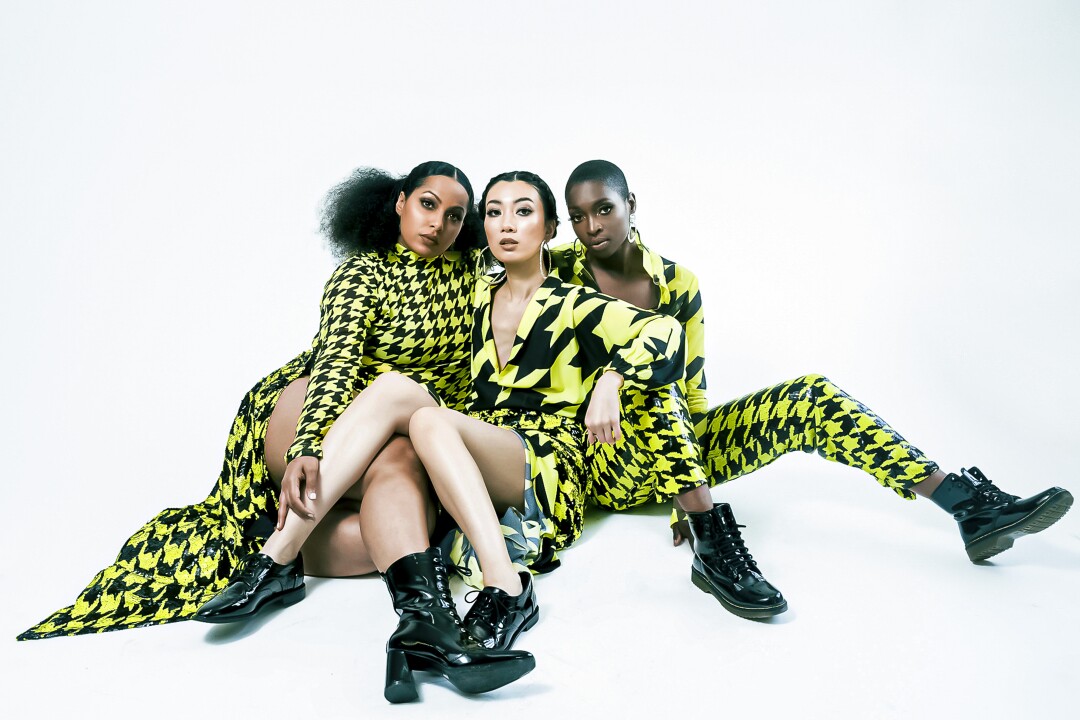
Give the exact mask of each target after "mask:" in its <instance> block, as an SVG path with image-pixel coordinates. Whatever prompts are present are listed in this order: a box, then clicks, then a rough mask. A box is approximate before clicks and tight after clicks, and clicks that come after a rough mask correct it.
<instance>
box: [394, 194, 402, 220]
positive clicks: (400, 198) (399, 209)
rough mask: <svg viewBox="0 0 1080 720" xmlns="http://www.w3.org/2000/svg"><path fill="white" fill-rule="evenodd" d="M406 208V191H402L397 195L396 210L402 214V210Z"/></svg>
mask: <svg viewBox="0 0 1080 720" xmlns="http://www.w3.org/2000/svg"><path fill="white" fill-rule="evenodd" d="M404 209H405V193H404V192H400V193H398V196H397V203H396V204H395V205H394V212H396V213H397V214H398V217H400V216H401V211H402V210H404Z"/></svg>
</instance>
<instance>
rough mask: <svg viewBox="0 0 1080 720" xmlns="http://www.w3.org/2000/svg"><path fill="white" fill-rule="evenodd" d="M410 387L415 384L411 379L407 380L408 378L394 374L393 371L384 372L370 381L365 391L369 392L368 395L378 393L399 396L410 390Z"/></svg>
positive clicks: (397, 373)
mask: <svg viewBox="0 0 1080 720" xmlns="http://www.w3.org/2000/svg"><path fill="white" fill-rule="evenodd" d="M410 385H411V386H416V382H414V381H413V380H412V379H411V378H408V377H406V376H404V375H402V374H401V373H399V372H395V371H393V370H390V371H388V372H384V373H383V374H381V375H379V376H378V377H376V378H375V379H374V380H372V381H371V382H370V383H369V384H368V386H367V388H366V391H367V392H369V393H380V394H382V393H395V394H400V393H402V392H406V391H408V390H409V389H410V387H409V386H410Z"/></svg>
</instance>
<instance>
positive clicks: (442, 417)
mask: <svg viewBox="0 0 1080 720" xmlns="http://www.w3.org/2000/svg"><path fill="white" fill-rule="evenodd" d="M447 413H448V410H447V409H446V408H443V407H422V408H420V409H419V410H417V411H416V412H414V413H413V414H412V417H411V418H410V419H409V437H410V439H412V440H413V441H414V448H415V446H416V445H421V446H422V445H423V443H424V440H425V439H426V438H429V437H431V435H432V434H433V433H435V432H438V431H439V430H441V429H443V428H445V427H446V415H447ZM416 441H419V442H416Z"/></svg>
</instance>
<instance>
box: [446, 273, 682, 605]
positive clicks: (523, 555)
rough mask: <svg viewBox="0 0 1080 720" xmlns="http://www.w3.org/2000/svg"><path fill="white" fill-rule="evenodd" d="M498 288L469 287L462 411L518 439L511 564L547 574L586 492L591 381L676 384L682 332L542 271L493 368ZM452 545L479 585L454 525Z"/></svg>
mask: <svg viewBox="0 0 1080 720" xmlns="http://www.w3.org/2000/svg"><path fill="white" fill-rule="evenodd" d="M497 288H498V286H497V285H496V286H492V285H490V284H488V283H487V282H486V281H481V282H480V283H479V285H478V289H477V291H476V311H475V315H474V318H473V328H472V375H473V396H472V400H471V408H470V410H469V414H470V415H471V416H473V417H476V418H478V419H480V420H483V421H485V422H487V423H490V424H492V425H497V426H500V427H506V428H509V429H511V430H513V431H514V432H516V433H517V435H518V436H519V437H520V438H521V441H522V444H523V445H524V446H525V455H526V460H525V467H526V478H525V482H526V490H525V510H524V512H519V511H517V510H515V509H513V508H511V509H510V510H508V511H507V513H506V515H504V516H503V517H502V518H501V522H502V524H503V535H504V537H505V538H506V541H507V549H508V550H509V552H510V558H511V560H512V561H513V562H514V564H515V565H516V566H518V567H519V568H522V569H523V568H526V567H528V568H531V569H533V570H534V571H536V572H545V571H548V570H551V569H553V568H555V567H557V565H558V560H557V551H559V550H561V549H563V548H565V547H567V546H569V545H570V544H571V543H573V542H574V541H575V540H577V538H578V536H579V535H580V534H581V528H582V524H583V522H584V511H585V500H586V495H587V492H588V487H587V479H588V475H587V474H586V473H585V465H584V455H583V453H584V448H585V438H584V433H585V430H584V425H583V422H584V419H585V412H586V409H587V407H586V406H585V401H586V399H587V398H588V397H589V394H590V393H591V392H592V389H593V385H594V384H595V382H596V380H597V378H599V377H600V375H602V374H603V373H604V372H606V371H607V370H614V371H616V372H618V373H619V374H620V375H622V376H623V379H624V383H625V387H626V388H642V389H658V388H663V387H666V386H668V385H671V384H672V383H675V382H677V381H678V380H679V378H680V377H682V374H683V371H684V367H683V339H682V331H681V328H680V326H679V323H678V322H676V321H675V320H673V319H672V318H669V317H666V316H664V315H660V314H657V313H653V312H650V311H646V310H640V309H638V308H635V307H633V306H632V305H629V304H627V303H624V302H622V301H621V300H616V299H614V298H610V297H608V296H607V295H603V294H601V293H599V292H596V291H595V290H592V289H591V288H585V287H581V286H575V285H568V284H566V283H563V282H562V281H560V280H559V279H558V278H556V277H548V278H547V279H546V280H545V281H544V283H543V284H542V285H541V286H540V288H539V289H537V291H536V293H535V294H534V295H533V297H532V300H531V301H530V302H529V305H528V307H527V308H526V310H525V313H524V314H523V316H522V319H521V322H520V324H519V326H518V331H517V335H516V337H515V338H514V344H513V347H512V349H511V351H510V355H509V357H508V358H507V360H506V364H505V365H504V366H502V367H500V365H499V358H498V351H497V350H496V346H495V336H494V333H493V332H492V327H491V300H492V295H493V293H494V292H495V290H496V289H497ZM449 544H450V545H451V550H450V557H451V560H452V561H453V562H454V564H455V565H458V566H460V567H465V568H467V569H468V571H469V573H470V574H468V575H467V580H468V582H469V583H470V584H477V585H479V584H480V583H481V582H482V576H481V574H480V568H479V564H478V563H477V562H476V558H475V555H474V554H473V552H472V549H471V547H470V546H469V543H468V539H467V538H465V537H464V536H463V535H462V534H461V533H460V532H455V533H454V535H453V536H452V537H451V538H450V541H449Z"/></svg>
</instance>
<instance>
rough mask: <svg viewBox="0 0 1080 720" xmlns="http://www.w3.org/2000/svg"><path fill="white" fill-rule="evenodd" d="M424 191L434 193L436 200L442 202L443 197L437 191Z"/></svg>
mask: <svg viewBox="0 0 1080 720" xmlns="http://www.w3.org/2000/svg"><path fill="white" fill-rule="evenodd" d="M424 192H426V193H427V194H428V195H434V196H435V199H436V200H438V201H439V202H442V198H441V197H439V194H438V193H436V192H435V191H434V190H424Z"/></svg>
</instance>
